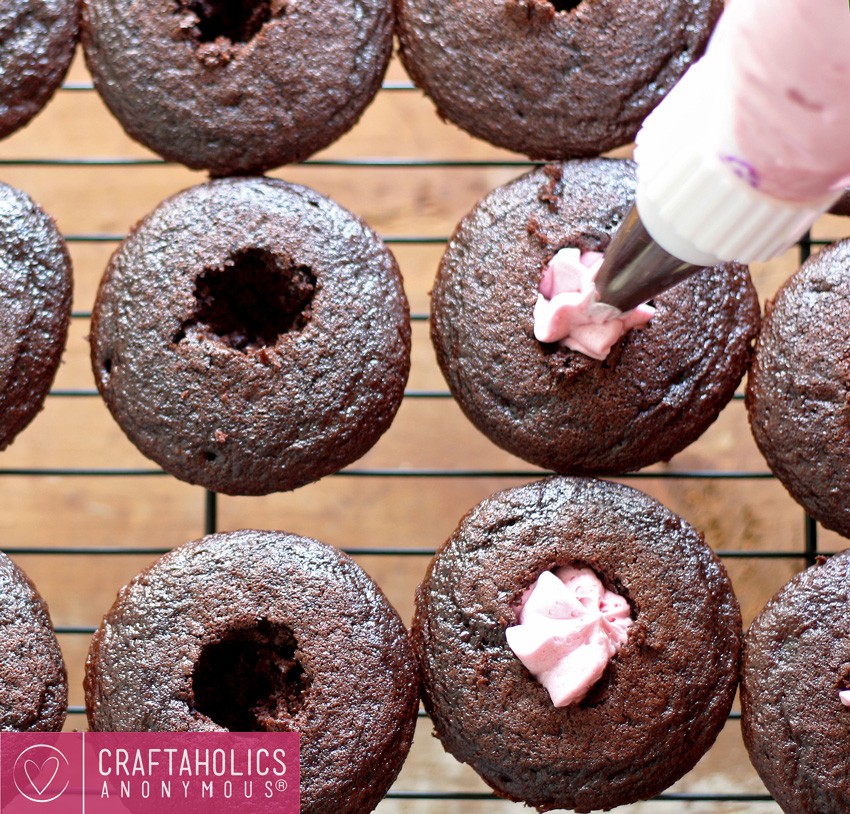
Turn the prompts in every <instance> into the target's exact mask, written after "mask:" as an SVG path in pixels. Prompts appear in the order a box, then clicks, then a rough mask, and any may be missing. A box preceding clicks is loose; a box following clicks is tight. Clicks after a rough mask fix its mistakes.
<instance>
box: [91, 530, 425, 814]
mask: <svg viewBox="0 0 850 814" xmlns="http://www.w3.org/2000/svg"><path fill="white" fill-rule="evenodd" d="M418 686H419V682H418V675H417V672H416V668H415V660H414V657H413V653H412V651H411V648H410V643H409V641H408V636H407V632H406V631H405V628H404V625H403V624H402V623H401V621H400V619H399V617H398V615H397V614H396V612H395V610H394V609H393V608H392V606H391V605H390V604H389V603H388V602H387V600H386V599H385V597H384V596H383V594H382V593H381V592H380V590H379V589H378V587H377V586H376V585H375V584H374V583H373V582H372V580H371V579H369V577H368V576H367V575H366V574H365V573H364V572H363V571H362V570H361V569H360V567H359V566H358V565H357V564H356V563H355V562H354V561H353V560H352V559H351V558H350V557H348V556H347V555H345V554H343V553H342V552H340V551H338V550H336V549H335V548H333V547H331V546H329V545H326V544H324V543H319V542H317V541H315V540H310V539H308V538H304V537H296V536H293V535H290V534H284V533H281V532H265V531H237V532H231V533H228V534H214V535H210V536H208V537H205V538H203V539H201V540H197V541H194V542H191V543H187V544H186V545H183V546H181V547H180V548H177V549H175V550H174V551H172V552H170V553H169V554H166V555H165V556H164V557H162V558H161V559H159V560H158V561H157V562H155V563H154V564H153V565H152V566H151V567H149V568H148V569H147V570H145V571H144V572H142V573H141V574H139V576H137V577H136V578H135V579H134V580H133V581H132V582H130V583H129V584H128V585H127V586H126V587H124V588H123V589H122V590H121V592H120V593H119V595H118V599H117V601H116V602H115V605H113V607H112V609H111V610H110V611H109V613H108V614H107V616H106V618H105V619H104V621H103V623H102V624H101V626H100V628H99V629H98V631H97V632H96V633H95V635H94V638H93V640H92V644H91V650H90V652H89V658H88V663H87V670H86V680H85V688H86V708H87V711H88V718H89V724H90V725H91V728H92V730H94V731H175V732H215V731H228V730H229V731H297V732H299V733H300V744H301V745H300V754H301V758H300V764H301V812H302V814H362V812H367V811H371V810H372V809H373V808H374V807H375V806H376V805H377V804H378V802H379V801H380V800H381V798H382V797H383V796H384V795H385V794H386V792H387V789H388V788H389V787H390V785H391V784H392V782H393V780H394V779H395V777H396V775H397V774H398V771H399V769H400V768H401V765H402V763H403V762H404V759H405V757H406V756H407V752H408V749H409V748H410V744H411V740H412V737H413V729H414V725H415V721H416V713H417V706H418ZM353 734H356V736H353Z"/></svg>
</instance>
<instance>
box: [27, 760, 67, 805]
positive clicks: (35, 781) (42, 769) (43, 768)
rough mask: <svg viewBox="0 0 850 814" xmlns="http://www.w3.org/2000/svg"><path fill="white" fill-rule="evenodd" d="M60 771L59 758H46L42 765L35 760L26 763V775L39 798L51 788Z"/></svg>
mask: <svg viewBox="0 0 850 814" xmlns="http://www.w3.org/2000/svg"><path fill="white" fill-rule="evenodd" d="M58 771H59V758H57V757H48V758H45V759H44V761H43V762H42V763H41V765H39V764H38V763H36V762H35V761H34V760H25V761H24V774H25V775H26V776H27V780H29V781H30V785H31V786H32V787H33V789H35V792H36V794H38V796H39V797H40V796H41V795H42V794H44V792H46V791H47V789H48V788H49V787H50V784H51V783H52V782H53V780H54V778H55V777H56V774H57V773H58ZM45 778H46V779H45Z"/></svg>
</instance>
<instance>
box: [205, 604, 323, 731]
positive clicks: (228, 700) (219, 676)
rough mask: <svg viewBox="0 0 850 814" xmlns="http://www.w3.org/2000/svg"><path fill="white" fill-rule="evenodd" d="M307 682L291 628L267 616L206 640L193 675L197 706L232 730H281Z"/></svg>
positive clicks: (298, 705)
mask: <svg viewBox="0 0 850 814" xmlns="http://www.w3.org/2000/svg"><path fill="white" fill-rule="evenodd" d="M309 687H310V676H309V675H308V674H307V673H306V671H305V670H304V667H303V665H302V664H301V660H300V657H299V652H298V642H297V641H296V639H295V636H294V635H293V634H292V631H291V630H290V629H289V628H288V627H286V626H285V625H279V624H275V623H273V622H270V621H269V620H267V619H261V620H260V621H259V622H258V623H257V625H256V626H255V627H247V628H241V629H235V630H230V631H228V632H227V633H226V635H225V636H224V637H223V638H221V639H220V640H219V641H216V642H212V643H210V644H207V645H205V646H204V648H203V649H202V650H201V655H200V657H199V658H198V661H197V663H196V664H195V670H194V673H193V675H192V691H193V695H194V708H195V710H197V711H198V712H200V713H202V714H204V715H206V716H207V717H208V718H210V719H211V720H213V721H214V722H215V723H216V724H218V725H219V726H221V727H224V728H225V729H228V730H230V731H231V732H268V731H280V730H282V729H284V728H285V725H286V722H287V721H289V720H291V719H292V717H293V716H294V715H296V714H297V713H298V711H299V710H300V709H301V707H302V706H303V704H304V696H305V695H306V693H307V690H308V689H309Z"/></svg>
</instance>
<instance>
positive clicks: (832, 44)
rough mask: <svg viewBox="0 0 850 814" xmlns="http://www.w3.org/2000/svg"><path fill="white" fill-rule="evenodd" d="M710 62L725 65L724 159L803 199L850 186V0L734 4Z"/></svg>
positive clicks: (778, 193)
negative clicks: (727, 135) (727, 140)
mask: <svg viewBox="0 0 850 814" xmlns="http://www.w3.org/2000/svg"><path fill="white" fill-rule="evenodd" d="M705 59H707V60H712V61H713V60H717V64H718V65H721V64H722V65H724V66H725V67H727V68H728V73H726V78H725V79H724V78H722V77H717V79H718V83H719V85H720V86H724V85H725V88H724V89H723V90H718V92H719V93H722V94H723V96H724V97H726V99H727V100H728V102H726V104H725V105H724V107H725V108H726V109H728V110H729V111H730V113H731V116H732V122H731V132H732V138H733V142H732V143H731V144H728V145H726V147H727V148H728V153H727V154H725V155H723V159H724V160H726V161H729V162H731V163H735V162H739V164H738V166H739V167H740V168H741V170H742V172H743V173H744V177H748V180H749V181H750V184H751V185H752V186H754V187H757V188H758V189H761V190H762V191H764V192H767V193H768V194H770V195H773V196H775V197H777V198H784V199H789V200H799V201H806V200H814V199H817V198H819V197H821V196H823V195H825V194H828V193H829V192H830V191H831V190H838V189H841V188H843V187H845V186H847V185H848V184H850V11H849V10H848V5H847V0H733V2H731V3H729V4H728V5H727V7H726V9H725V11H724V12H723V15H722V16H721V18H720V22H719V23H718V25H717V28H716V29H715V32H714V35H713V36H712V39H711V42H710V44H709V47H708V52H707V54H706V57H705ZM727 80H728V81H727ZM721 152H725V151H723V150H722V149H721Z"/></svg>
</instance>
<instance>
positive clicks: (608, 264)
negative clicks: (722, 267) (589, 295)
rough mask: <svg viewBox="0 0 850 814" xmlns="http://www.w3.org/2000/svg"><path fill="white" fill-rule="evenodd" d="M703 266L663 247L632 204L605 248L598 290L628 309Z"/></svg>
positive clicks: (602, 297) (612, 302) (602, 296)
mask: <svg viewBox="0 0 850 814" xmlns="http://www.w3.org/2000/svg"><path fill="white" fill-rule="evenodd" d="M702 268H704V266H695V265H693V264H692V263H686V262H684V261H683V260H680V259H679V258H678V257H674V256H673V255H672V254H669V253H668V252H666V251H665V250H664V249H662V248H661V246H659V245H658V244H657V243H656V242H655V241H654V240H653V239H652V236H651V235H650V234H649V232H647V231H646V227H645V226H644V225H643V223H642V221H641V219H640V215H638V211H637V206H635V205H634V204H632V208H631V209H630V210H629V213H628V214H627V215H626V219H625V220H624V221H623V223H622V224H620V228H619V229H618V230H617V232H616V234H615V235H614V237H613V239H612V240H611V243H610V245H609V246H608V248H607V249H606V250H605V258H604V260H603V261H602V266H601V267H600V269H599V273H598V274H597V275H596V289H597V291H598V292H599V300H600V301H601V302H604V303H607V304H608V305H614V306H616V307H617V308H619V309H620V310H621V311H628V310H630V309H631V308H635V307H636V306H638V305H640V304H641V303H642V302H647V301H648V300H651V299H652V298H653V297H654V296H656V295H657V294H660V293H661V292H662V291H666V290H667V289H668V288H671V287H672V286H674V285H675V284H676V283H678V282H681V281H682V280H684V279H685V278H686V277H690V276H691V275H692V274H695V273H696V272H698V271H699V270H700V269H702Z"/></svg>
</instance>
